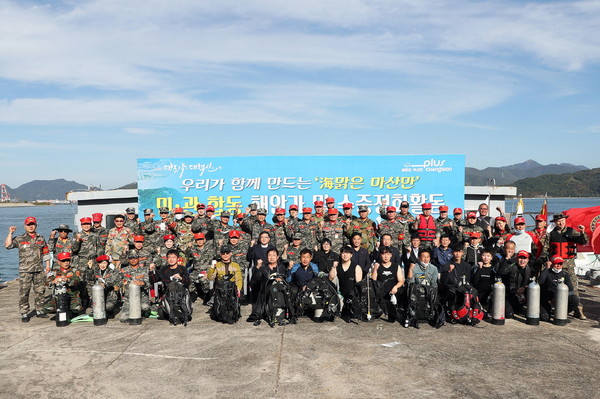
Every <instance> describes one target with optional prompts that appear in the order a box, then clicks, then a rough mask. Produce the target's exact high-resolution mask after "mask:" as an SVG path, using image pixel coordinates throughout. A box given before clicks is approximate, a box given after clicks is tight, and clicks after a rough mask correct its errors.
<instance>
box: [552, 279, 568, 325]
mask: <svg viewBox="0 0 600 399" xmlns="http://www.w3.org/2000/svg"><path fill="white" fill-rule="evenodd" d="M555 299H556V304H555V309H554V324H556V325H557V326H564V325H566V324H567V310H568V303H569V287H567V285H566V284H565V282H564V278H561V279H560V280H558V286H556V294H555Z"/></svg>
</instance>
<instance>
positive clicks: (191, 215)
mask: <svg viewBox="0 0 600 399" xmlns="http://www.w3.org/2000/svg"><path fill="white" fill-rule="evenodd" d="M183 217H184V218H188V217H189V218H193V217H194V214H193V213H192V211H185V212H183Z"/></svg>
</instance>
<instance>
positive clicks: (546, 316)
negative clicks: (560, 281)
mask: <svg viewBox="0 0 600 399" xmlns="http://www.w3.org/2000/svg"><path fill="white" fill-rule="evenodd" d="M552 299H554V293H553V292H549V293H543V294H542V301H541V303H540V320H542V321H550V317H551V316H552V315H554V312H553V311H552ZM578 305H579V298H578V297H577V296H576V295H571V294H569V296H568V299H567V313H570V312H572V311H574V310H575V309H576V308H577V306H578Z"/></svg>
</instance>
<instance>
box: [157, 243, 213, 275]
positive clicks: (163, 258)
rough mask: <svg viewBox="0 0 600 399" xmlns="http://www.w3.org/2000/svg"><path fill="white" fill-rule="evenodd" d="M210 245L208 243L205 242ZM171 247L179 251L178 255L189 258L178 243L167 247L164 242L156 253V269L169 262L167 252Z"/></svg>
mask: <svg viewBox="0 0 600 399" xmlns="http://www.w3.org/2000/svg"><path fill="white" fill-rule="evenodd" d="M205 245H208V244H205ZM171 249H174V250H175V251H177V252H178V253H179V255H178V257H181V258H184V259H186V258H187V255H186V253H185V252H183V251H182V250H181V248H179V247H178V246H177V244H175V245H173V246H172V247H171V248H167V247H166V246H165V245H164V243H163V245H162V246H161V247H160V248H158V251H157V253H156V256H155V257H154V261H155V262H154V263H156V270H158V269H160V268H161V267H163V266H165V265H166V264H167V252H168V251H170V250H171Z"/></svg>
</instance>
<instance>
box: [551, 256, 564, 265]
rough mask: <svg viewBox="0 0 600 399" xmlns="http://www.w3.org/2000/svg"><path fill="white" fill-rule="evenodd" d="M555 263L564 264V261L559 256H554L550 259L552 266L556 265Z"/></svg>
mask: <svg viewBox="0 0 600 399" xmlns="http://www.w3.org/2000/svg"><path fill="white" fill-rule="evenodd" d="M557 263H565V261H564V259H563V258H561V257H560V256H555V257H554V258H552V264H553V265H556V264H557Z"/></svg>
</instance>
